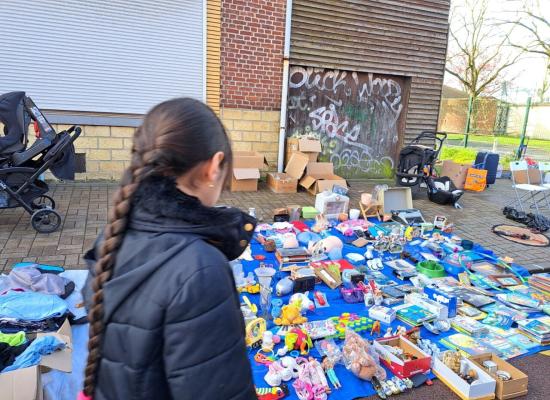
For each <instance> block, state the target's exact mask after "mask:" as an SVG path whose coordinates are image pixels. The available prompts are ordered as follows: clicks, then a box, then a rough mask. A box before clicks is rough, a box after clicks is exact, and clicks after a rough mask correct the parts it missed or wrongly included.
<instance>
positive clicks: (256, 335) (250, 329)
mask: <svg viewBox="0 0 550 400" xmlns="http://www.w3.org/2000/svg"><path fill="white" fill-rule="evenodd" d="M265 329H266V322H265V319H263V318H256V319H254V320H252V321H250V322H249V323H248V324H247V325H246V329H245V333H246V336H245V343H246V345H247V346H252V347H253V346H254V345H256V344H257V343H258V344H259V342H260V340H261V339H262V336H263V334H264V332H265Z"/></svg>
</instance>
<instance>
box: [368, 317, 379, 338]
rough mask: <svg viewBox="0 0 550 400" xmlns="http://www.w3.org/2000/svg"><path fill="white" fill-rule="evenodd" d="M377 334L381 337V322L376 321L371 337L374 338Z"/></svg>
mask: <svg viewBox="0 0 550 400" xmlns="http://www.w3.org/2000/svg"><path fill="white" fill-rule="evenodd" d="M375 333H376V335H378V336H380V321H374V324H373V325H372V329H371V330H370V335H371V336H373V335H374V334H375Z"/></svg>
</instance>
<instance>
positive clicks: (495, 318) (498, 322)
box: [481, 311, 514, 329]
mask: <svg viewBox="0 0 550 400" xmlns="http://www.w3.org/2000/svg"><path fill="white" fill-rule="evenodd" d="M481 322H482V323H483V324H484V325H491V326H496V327H497V328H501V329H510V328H511V327H512V324H513V323H514V320H513V319H512V317H510V316H509V315H506V314H500V313H495V312H492V311H491V312H489V313H488V314H487V317H485V319H484V320H483V321H481Z"/></svg>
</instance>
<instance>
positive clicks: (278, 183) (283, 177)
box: [267, 172, 298, 193]
mask: <svg viewBox="0 0 550 400" xmlns="http://www.w3.org/2000/svg"><path fill="white" fill-rule="evenodd" d="M267 186H268V187H269V188H270V189H271V190H272V191H273V192H275V193H296V192H297V191H298V179H296V178H293V177H292V176H290V175H289V174H286V173H284V172H269V173H268V174H267Z"/></svg>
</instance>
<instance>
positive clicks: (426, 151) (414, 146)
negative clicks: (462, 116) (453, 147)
mask: <svg viewBox="0 0 550 400" xmlns="http://www.w3.org/2000/svg"><path fill="white" fill-rule="evenodd" d="M445 139H447V134H446V133H443V132H428V131H425V132H422V133H421V134H420V135H418V136H417V137H416V138H415V139H414V140H413V141H412V142H411V143H409V145H407V146H405V147H403V149H402V150H401V152H400V153H399V163H398V165H397V170H396V171H395V180H396V184H397V185H398V186H406V187H410V188H411V191H412V193H413V196H415V195H418V193H419V192H420V190H421V185H422V186H426V188H427V191H428V198H429V199H430V200H431V201H433V202H434V203H438V204H453V205H454V206H455V207H460V206H459V205H458V199H459V198H460V197H461V196H462V194H463V192H462V191H461V190H457V189H456V187H455V186H454V185H453V182H452V181H451V180H450V179H449V178H447V177H442V178H434V167H435V162H436V161H437V158H438V157H439V153H440V152H441V148H442V146H443V142H444V141H445ZM422 141H430V142H433V145H432V146H425V145H422V144H420V143H421V142H422Z"/></svg>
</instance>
